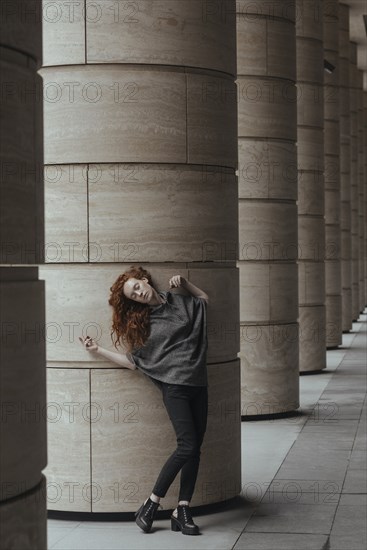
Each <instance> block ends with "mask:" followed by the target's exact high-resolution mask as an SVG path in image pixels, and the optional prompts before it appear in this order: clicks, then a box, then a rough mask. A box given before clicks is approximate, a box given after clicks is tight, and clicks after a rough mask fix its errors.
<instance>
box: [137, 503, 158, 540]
mask: <svg viewBox="0 0 367 550" xmlns="http://www.w3.org/2000/svg"><path fill="white" fill-rule="evenodd" d="M159 507H160V504H159V502H153V501H152V500H151V499H150V498H148V500H147V501H146V503H145V504H142V505H141V506H140V508H139V510H138V511H137V512H135V522H136V524H137V525H139V527H140V529H143V531H144V532H145V533H149V531H150V529H151V527H152V523H153V521H154V518H155V515H156V512H157V510H158V508H159Z"/></svg>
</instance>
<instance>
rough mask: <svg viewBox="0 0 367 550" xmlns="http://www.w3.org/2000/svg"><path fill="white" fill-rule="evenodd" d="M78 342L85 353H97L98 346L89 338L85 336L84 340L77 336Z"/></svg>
mask: <svg viewBox="0 0 367 550" xmlns="http://www.w3.org/2000/svg"><path fill="white" fill-rule="evenodd" d="M79 340H80V342H81V344H82V345H83V347H84V348H85V349H86V350H87V351H98V344H96V342H95V341H94V340H93V339H92V338H91V337H90V336H86V337H85V338H84V340H83V338H81V337H80V336H79Z"/></svg>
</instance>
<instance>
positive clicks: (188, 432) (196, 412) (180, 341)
mask: <svg viewBox="0 0 367 550" xmlns="http://www.w3.org/2000/svg"><path fill="white" fill-rule="evenodd" d="M169 285H170V288H178V287H180V286H181V287H182V288H184V289H186V290H187V291H188V292H189V293H190V294H191V296H186V295H182V294H175V293H173V292H170V291H161V292H157V291H156V290H155V288H154V287H153V284H152V278H151V275H150V273H149V272H148V271H146V270H145V269H143V268H142V267H135V266H131V267H130V269H128V270H127V271H125V273H123V274H122V275H120V276H119V277H118V278H117V280H116V281H115V283H114V284H113V286H112V287H111V289H110V290H111V295H110V299H109V304H110V305H111V306H112V308H113V320H112V332H111V338H112V337H113V335H114V336H115V338H114V345H115V348H116V349H117V345H118V344H120V343H122V344H123V345H124V346H125V349H126V350H127V351H126V353H115V352H111V351H109V350H106V349H104V348H101V347H100V346H98V345H97V344H96V343H95V342H94V341H93V340H92V339H91V338H90V337H89V336H87V337H86V338H85V339H84V340H83V339H82V338H79V339H80V341H81V342H82V344H83V345H84V346H85V347H86V349H87V350H88V351H93V352H96V353H99V354H100V355H102V356H103V357H105V358H107V359H110V360H111V361H114V362H116V363H118V364H119V365H121V366H122V367H126V368H129V369H136V368H137V369H139V370H140V371H141V372H143V373H144V374H145V375H147V376H148V377H149V378H150V379H151V381H152V382H153V383H154V384H156V385H157V386H158V387H159V388H160V390H161V391H162V397H163V402H164V405H165V407H166V410H167V413H168V415H169V418H170V420H171V422H172V425H173V428H174V430H175V433H176V438H177V448H176V450H175V451H174V452H173V453H172V454H171V456H170V457H169V458H168V460H167V461H166V463H165V464H164V466H163V468H162V470H161V472H160V474H159V476H158V478H157V481H156V483H155V485H154V487H153V490H152V493H151V495H150V497H148V498H147V499H146V500H145V502H144V503H143V504H142V505H141V507H140V508H139V510H138V511H137V512H136V513H135V518H136V523H137V524H138V526H139V527H140V528H141V529H143V531H145V532H146V533H148V532H149V531H150V529H151V527H152V523H153V521H154V517H155V515H156V512H157V509H158V507H159V502H160V499H161V498H163V497H165V495H166V492H167V491H168V489H169V487H170V485H171V484H172V482H173V481H174V479H175V477H176V475H177V474H178V472H179V471H180V470H181V478H180V491H179V500H178V506H177V508H176V509H175V510H174V511H173V513H172V516H171V529H172V530H173V531H181V533H182V534H184V535H198V534H199V528H198V526H197V525H195V523H194V521H193V519H192V516H191V513H190V508H189V503H190V500H191V498H192V495H193V492H194V488H195V483H196V479H197V474H198V469H199V462H200V447H201V444H202V441H203V438H204V434H205V431H206V424H207V415H208V388H207V386H208V381H207V368H206V352H207V335H206V304H207V303H208V295H207V294H205V292H203V291H202V290H200V289H199V288H198V287H196V286H195V285H193V284H192V283H190V282H189V281H187V280H186V279H185V278H184V277H182V276H181V275H175V276H173V277H172V278H171V279H170V280H169Z"/></svg>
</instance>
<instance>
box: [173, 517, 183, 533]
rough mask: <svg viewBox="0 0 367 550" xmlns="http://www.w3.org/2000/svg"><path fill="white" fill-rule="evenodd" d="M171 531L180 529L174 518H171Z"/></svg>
mask: <svg viewBox="0 0 367 550" xmlns="http://www.w3.org/2000/svg"><path fill="white" fill-rule="evenodd" d="M171 531H181V529H180V527H179V526H178V525H177V523H176V520H175V518H171Z"/></svg>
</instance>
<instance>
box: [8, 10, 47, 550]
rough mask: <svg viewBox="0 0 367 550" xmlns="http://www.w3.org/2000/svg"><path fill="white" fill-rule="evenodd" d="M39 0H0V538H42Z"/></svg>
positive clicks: (24, 541) (20, 541) (36, 542)
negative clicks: (30, 0)
mask: <svg viewBox="0 0 367 550" xmlns="http://www.w3.org/2000/svg"><path fill="white" fill-rule="evenodd" d="M40 8H41V2H40V1H34V2H32V3H30V2H28V1H25V0H14V1H13V2H2V3H1V13H0V33H1V48H0V49H1V61H0V74H1V91H2V95H1V103H0V110H1V113H0V119H1V131H0V151H1V179H0V239H1V240H0V251H1V258H0V328H1V344H0V402H1V422H0V525H1V529H0V546H1V548H3V549H6V550H8V549H9V550H10V549H13V548H14V549H15V548H16V549H26V548H39V549H46V548H47V525H46V521H47V513H46V479H45V476H44V475H43V474H42V470H43V469H44V468H45V466H46V462H47V441H46V435H47V434H46V422H45V404H46V380H45V378H46V368H45V339H44V329H45V326H44V322H45V303H44V282H43V281H39V280H38V268H37V264H38V263H40V262H42V261H43V254H42V252H43V181H42V172H43V151H42V80H41V78H40V76H39V75H38V74H37V68H38V67H39V66H40V64H41V54H42V51H41V39H42V33H41V12H40Z"/></svg>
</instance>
